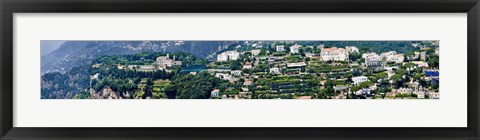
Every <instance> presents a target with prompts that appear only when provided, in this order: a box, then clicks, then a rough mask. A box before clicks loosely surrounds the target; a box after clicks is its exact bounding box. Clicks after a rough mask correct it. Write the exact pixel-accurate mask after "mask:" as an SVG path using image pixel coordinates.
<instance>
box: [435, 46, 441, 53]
mask: <svg viewBox="0 0 480 140" xmlns="http://www.w3.org/2000/svg"><path fill="white" fill-rule="evenodd" d="M435 55H440V48H438V47H437V48H435Z"/></svg>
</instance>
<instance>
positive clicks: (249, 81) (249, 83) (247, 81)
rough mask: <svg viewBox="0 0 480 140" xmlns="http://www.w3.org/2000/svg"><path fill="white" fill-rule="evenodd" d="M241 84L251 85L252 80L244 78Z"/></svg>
mask: <svg viewBox="0 0 480 140" xmlns="http://www.w3.org/2000/svg"><path fill="white" fill-rule="evenodd" d="M243 85H244V86H251V85H253V81H252V80H245V82H243Z"/></svg>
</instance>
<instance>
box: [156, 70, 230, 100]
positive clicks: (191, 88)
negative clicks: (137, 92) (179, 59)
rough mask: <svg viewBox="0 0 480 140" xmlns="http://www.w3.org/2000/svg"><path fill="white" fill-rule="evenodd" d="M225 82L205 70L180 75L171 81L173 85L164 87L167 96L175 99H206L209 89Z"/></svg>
mask: <svg viewBox="0 0 480 140" xmlns="http://www.w3.org/2000/svg"><path fill="white" fill-rule="evenodd" d="M224 82H226V81H225V80H221V79H219V78H217V77H214V76H212V75H210V74H209V73H207V72H200V73H198V74H196V75H190V74H188V75H181V76H178V77H176V78H175V79H174V80H173V81H172V85H173V86H168V87H165V92H166V94H167V97H168V98H177V99H208V98H210V94H211V91H212V90H213V89H214V88H218V86H219V85H220V84H221V83H224Z"/></svg>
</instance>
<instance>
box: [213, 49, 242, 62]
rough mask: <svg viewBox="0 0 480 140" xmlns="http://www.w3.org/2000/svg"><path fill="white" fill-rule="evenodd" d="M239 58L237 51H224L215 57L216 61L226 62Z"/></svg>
mask: <svg viewBox="0 0 480 140" xmlns="http://www.w3.org/2000/svg"><path fill="white" fill-rule="evenodd" d="M239 56H240V53H238V52H237V51H226V52H223V53H221V54H219V55H217V61H220V62H222V61H228V60H237V59H238V57H239Z"/></svg>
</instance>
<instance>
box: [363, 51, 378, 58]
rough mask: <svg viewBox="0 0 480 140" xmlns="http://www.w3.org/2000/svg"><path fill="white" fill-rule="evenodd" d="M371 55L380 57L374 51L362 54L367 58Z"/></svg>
mask: <svg viewBox="0 0 480 140" xmlns="http://www.w3.org/2000/svg"><path fill="white" fill-rule="evenodd" d="M371 57H380V56H378V54H377V53H374V52H371V53H364V54H362V58H363V59H367V58H371Z"/></svg>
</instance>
